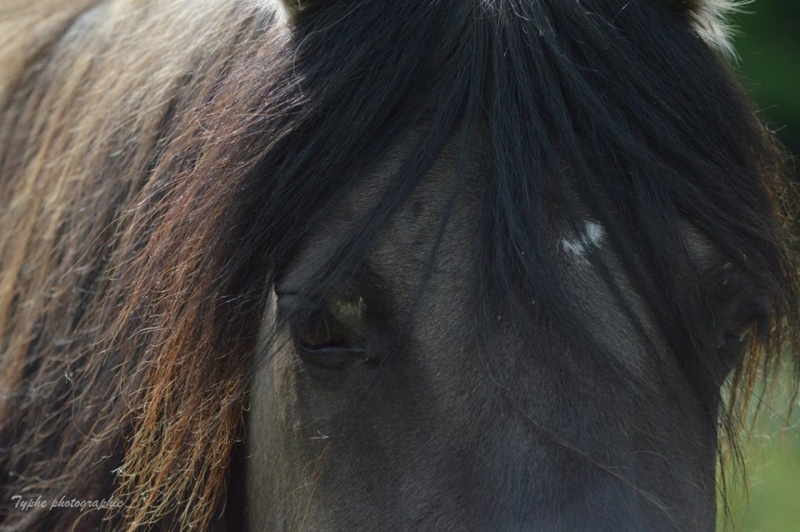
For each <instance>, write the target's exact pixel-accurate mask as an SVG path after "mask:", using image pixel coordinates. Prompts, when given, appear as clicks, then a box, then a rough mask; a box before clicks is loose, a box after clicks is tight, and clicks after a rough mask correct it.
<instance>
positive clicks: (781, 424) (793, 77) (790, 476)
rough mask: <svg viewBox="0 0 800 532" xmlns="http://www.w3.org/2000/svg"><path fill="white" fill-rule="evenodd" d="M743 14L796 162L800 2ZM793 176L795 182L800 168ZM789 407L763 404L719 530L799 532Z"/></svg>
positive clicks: (799, 446)
mask: <svg viewBox="0 0 800 532" xmlns="http://www.w3.org/2000/svg"><path fill="white" fill-rule="evenodd" d="M743 11H744V12H743V13H740V14H738V15H736V17H735V18H734V21H735V23H736V27H737V28H738V30H739V33H738V36H737V38H736V46H737V50H738V52H739V56H740V59H739V62H738V66H739V70H740V71H741V73H742V75H743V77H744V81H745V84H746V85H747V87H748V88H749V90H750V93H751V94H752V96H753V97H754V98H755V100H756V101H757V102H758V103H759V105H760V106H761V108H762V109H763V111H764V114H765V118H766V120H767V122H768V123H769V124H770V126H771V128H772V129H773V130H775V131H776V133H777V135H778V137H779V138H780V139H781V141H782V142H783V143H784V144H785V145H786V146H787V147H788V148H789V150H790V151H792V152H793V153H794V154H795V155H796V156H797V155H798V154H800V0H756V1H755V2H753V3H751V4H749V5H746V6H744V8H743ZM795 175H796V176H798V178H800V172H798V171H797V168H795ZM786 373H788V372H786ZM787 377H788V376H784V381H788V378H787ZM778 381H780V379H778ZM782 384H783V385H785V384H786V383H785V382H783V383H781V382H775V383H773V385H774V386H781V385H782ZM789 403H790V400H789V399H788V398H787V397H786V396H785V394H783V395H781V394H778V396H777V397H776V398H774V399H773V400H771V401H768V403H767V404H766V405H765V406H764V407H763V408H762V411H761V415H760V418H759V423H758V426H757V427H756V429H755V430H754V431H753V432H751V433H749V434H748V435H746V436H745V437H744V438H743V440H742V450H743V452H744V457H745V461H746V464H747V467H746V472H747V478H748V487H749V489H748V490H747V491H748V492H749V493H745V489H743V485H742V483H741V482H739V483H736V484H737V486H736V489H734V490H733V496H732V497H731V500H730V501H729V502H730V507H731V513H732V517H731V519H728V520H727V521H726V520H725V519H724V518H721V519H720V521H719V527H718V528H719V530H740V531H760V532H800V412H797V410H800V408H795V412H794V413H793V415H792V416H791V419H789V421H788V423H787V421H786V415H787V408H788V406H789Z"/></svg>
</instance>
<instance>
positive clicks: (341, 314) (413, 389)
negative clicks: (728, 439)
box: [242, 141, 752, 530]
mask: <svg viewBox="0 0 800 532" xmlns="http://www.w3.org/2000/svg"><path fill="white" fill-rule="evenodd" d="M458 148H459V145H458V142H456V141H451V142H450V144H449V145H448V146H447V147H446V148H445V150H444V152H443V153H442V155H441V156H440V158H439V160H438V161H437V162H436V164H434V166H433V167H432V169H431V170H430V172H429V173H428V174H427V176H426V178H425V179H424V181H423V183H422V184H421V185H420V186H419V188H418V190H417V191H416V192H415V193H414V194H413V196H412V198H411V200H410V201H408V202H406V203H405V204H404V206H403V207H402V208H401V209H400V211H399V212H398V213H397V214H396V215H395V216H394V217H393V218H392V221H391V222H390V224H389V226H388V227H387V228H386V230H385V231H384V232H383V233H382V234H381V236H380V237H379V238H378V239H377V242H376V245H375V247H374V249H373V251H372V252H371V253H370V255H369V257H368V258H367V261H366V263H365V264H364V265H363V266H362V267H361V268H360V269H359V270H358V272H357V273H356V274H354V275H353V276H351V277H350V278H348V279H346V280H343V281H341V282H339V283H337V284H336V287H335V289H334V290H333V293H332V294H326V295H325V296H324V297H319V298H316V299H313V300H312V299H309V298H308V297H307V296H304V295H302V294H303V293H304V289H305V288H306V287H307V284H308V283H309V280H310V279H311V278H312V277H313V273H314V272H315V271H316V270H317V269H318V268H319V267H320V264H321V263H322V262H324V259H325V258H326V257H327V256H328V255H329V253H330V250H331V249H332V248H333V247H334V246H335V244H336V242H338V241H339V240H340V239H341V238H342V236H343V235H346V234H348V233H349V232H351V231H358V230H359V228H358V227H354V226H353V223H354V221H355V220H357V219H358V216H359V214H361V212H362V211H363V210H364V209H366V208H367V207H368V205H370V204H371V202H372V201H373V200H374V198H375V197H377V195H378V194H379V193H380V191H381V190H382V188H383V186H384V184H383V181H384V180H385V176H386V175H388V174H391V173H392V166H393V165H394V164H395V163H394V162H393V161H396V160H397V159H398V155H397V154H393V155H391V156H389V157H387V161H388V162H384V163H383V164H379V165H378V168H377V170H375V171H373V172H371V173H370V174H369V175H367V176H366V178H365V179H364V180H363V181H362V182H361V184H360V185H359V186H358V187H356V188H355V189H354V190H353V191H352V192H351V194H350V196H349V197H348V198H347V200H346V201H345V202H343V204H342V205H341V206H340V208H338V209H336V212H335V213H334V215H333V216H332V217H330V219H329V220H327V222H326V223H324V224H322V225H321V226H320V227H318V229H317V231H316V233H315V234H314V235H312V236H311V237H310V238H309V239H308V241H307V243H306V245H305V247H304V249H303V250H302V251H300V252H299V253H298V254H297V256H296V258H295V260H294V261H293V263H292V264H291V266H290V267H288V268H287V270H286V271H285V272H284V273H283V274H282V275H281V276H280V278H279V280H278V282H277V283H276V285H275V286H274V287H273V288H272V290H271V292H270V296H269V302H268V305H267V309H266V311H265V314H264V325H263V328H264V329H263V333H262V349H263V350H264V354H265V356H264V357H263V359H262V362H261V365H260V366H259V368H258V370H257V372H256V373H255V374H254V388H253V392H252V395H251V400H250V408H249V412H248V419H247V427H248V430H247V435H246V438H245V447H246V452H245V456H246V458H244V459H243V462H242V463H243V464H244V468H245V470H246V487H247V505H248V507H247V509H246V511H247V514H248V516H249V519H250V524H251V526H252V527H253V528H254V529H258V528H261V527H263V526H264V525H265V524H267V523H269V524H275V523H278V524H281V525H283V526H284V527H287V528H296V527H299V528H303V529H390V528H396V527H399V528H410V527H414V528H417V527H420V528H423V529H440V528H446V529H483V530H492V529H526V530H579V529H603V530H662V529H665V530H666V529H670V530H671V529H692V530H698V529H712V528H713V526H714V522H715V503H714V499H715V483H714V474H715V451H716V443H717V441H716V430H715V426H716V414H715V411H716V404H713V405H712V404H708V403H709V401H706V400H704V399H703V397H701V396H699V395H698V394H697V393H695V390H693V388H692V386H691V385H690V383H689V382H688V380H687V377H686V374H685V371H683V370H682V369H681V368H680V367H679V364H678V363H677V361H676V358H675V356H674V353H672V352H671V351H670V349H669V347H668V346H667V343H666V342H665V341H664V340H663V338H661V337H660V333H659V332H658V330H657V329H656V328H655V327H654V326H653V319H652V316H651V313H650V309H649V307H648V305H647V303H646V302H645V301H643V300H642V299H641V298H640V297H638V296H637V294H636V292H635V291H634V290H633V289H632V288H631V284H630V282H629V280H628V279H627V277H626V276H625V274H624V273H623V271H622V268H621V267H619V265H618V264H617V263H616V262H615V260H616V259H615V258H614V256H613V254H612V253H611V252H610V251H609V249H608V246H607V235H605V232H604V231H605V230H604V228H603V227H602V226H601V225H600V224H599V223H596V222H592V221H586V223H585V226H584V227H583V228H581V227H579V228H578V229H583V231H584V232H583V233H579V232H578V233H576V231H575V230H574V228H571V227H569V225H568V224H564V223H562V222H561V221H559V219H558V216H556V215H554V216H553V219H551V220H549V221H548V227H547V228H546V234H547V235H548V237H547V238H548V239H549V242H548V246H549V248H550V249H552V252H553V256H554V257H555V258H556V260H557V262H558V265H559V268H560V270H561V273H562V275H563V277H564V278H565V279H567V281H568V284H569V286H570V291H571V294H572V297H573V298H574V303H575V306H576V308H577V309H579V316H580V318H581V320H582V321H583V323H584V324H588V326H587V329H588V330H589V332H590V334H591V337H592V339H593V341H594V342H595V344H596V349H579V348H576V347H575V344H574V343H573V342H571V341H570V335H571V334H572V332H573V331H574V329H575V327H572V326H570V325H569V324H555V326H554V325H553V324H552V323H550V324H548V323H547V320H533V321H532V322H530V323H521V322H520V321H519V320H516V319H515V318H514V316H515V314H514V311H513V309H512V308H510V304H507V305H505V306H504V305H502V304H501V305H500V306H499V308H498V311H497V313H496V315H495V316H494V323H493V324H492V331H493V332H492V334H491V345H486V344H485V342H481V341H479V337H478V336H476V335H475V334H474V333H475V331H474V329H475V319H474V318H475V308H474V305H473V304H472V303H471V299H470V290H471V283H472V281H473V278H472V275H474V274H473V273H471V272H473V271H474V269H475V268H474V263H475V262H474V256H473V255H474V252H473V250H474V248H475V246H474V242H475V239H476V233H477V231H478V227H477V224H478V222H477V219H478V216H477V210H478V208H479V202H480V195H481V182H482V180H483V179H484V176H486V175H489V167H488V164H489V163H488V157H487V155H486V154H482V153H476V154H474V155H473V156H472V158H471V159H470V161H469V164H467V165H466V176H464V178H463V179H462V180H461V181H460V182H459V183H460V184H458V185H454V183H455V180H454V175H455V174H456V168H457V167H458V154H459V149H458ZM454 187H458V193H457V195H456V196H455V198H456V199H455V200H454V201H455V203H454V207H453V209H452V210H451V214H450V216H449V218H448V220H447V222H446V225H445V226H444V228H443V233H442V234H441V235H438V231H439V229H440V228H441V227H442V226H441V223H442V212H444V211H445V210H447V205H448V202H449V201H451V199H452V198H453V197H454V196H453V191H454ZM687 232H688V233H690V234H689V236H690V241H691V242H692V243H693V248H694V251H693V255H694V257H695V258H696V259H697V260H698V261H700V262H703V263H704V264H706V267H705V270H706V271H708V272H715V271H717V270H718V269H719V267H722V265H721V264H720V256H719V255H718V253H716V252H715V251H714V249H713V246H711V245H710V244H709V243H708V242H706V241H705V240H703V238H702V236H701V235H700V234H699V233H697V232H695V231H692V230H691V228H687ZM439 236H441V238H439ZM437 242H438V244H437ZM434 250H435V251H434ZM520 251H521V252H523V253H524V250H520ZM593 253H597V254H598V255H599V256H602V257H604V259H605V260H606V263H607V264H608V265H610V270H611V275H612V276H613V282H614V283H616V286H617V287H618V288H620V289H621V290H622V292H623V293H624V295H625V298H626V301H627V302H628V303H629V304H630V306H629V307H628V308H623V307H622V306H620V305H619V304H618V303H617V302H616V300H615V298H614V297H613V296H612V293H611V288H610V287H609V286H608V285H607V283H605V282H604V280H603V277H602V276H601V274H600V273H599V270H598V268H597V267H596V265H595V263H594V262H593V260H592V259H591V257H592V254H593ZM709 275H710V273H709ZM740 299H741V298H740ZM744 299H746V300H748V301H750V299H748V298H744ZM744 299H743V300H744ZM751 299H752V298H751ZM723 307H724V305H719V306H718V308H719V309H722V308H723ZM298 309H301V310H300V311H298ZM529 312H530V313H531V314H532V315H538V316H542V315H546V314H547V312H548V309H546V308H539V307H538V306H537V301H535V300H533V301H530V308H529ZM737 312H738V311H737ZM734 314H736V313H735V312H734V313H732V314H731V315H734ZM284 316H288V318H287V319H283V317H284ZM722 316H723V314H722V312H721V311H720V313H718V317H720V318H721V317H722ZM719 321H722V320H721V319H719ZM637 324H638V325H637ZM706 326H708V327H707V329H706ZM715 327H717V328H719V327H727V325H725V326H723V325H722V324H721V323H719V324H716V325H714V326H712V325H711V324H707V323H698V329H699V330H703V331H706V332H704V333H703V335H704V339H703V341H704V342H707V345H708V349H707V351H709V352H708V353H707V354H708V355H709V356H712V355H714V352H713V351H714V350H715V349H716V348H717V347H718V345H719V344H718V342H717V341H716V337H717V335H718V333H717V332H715V331H716V329H715ZM721 371H724V370H721ZM713 392H714V393H711V394H710V395H709V396H712V395H715V394H716V393H717V392H718V388H717V389H716V390H713Z"/></svg>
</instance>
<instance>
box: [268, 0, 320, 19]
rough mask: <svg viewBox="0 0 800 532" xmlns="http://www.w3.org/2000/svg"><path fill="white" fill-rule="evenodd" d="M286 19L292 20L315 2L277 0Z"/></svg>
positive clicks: (308, 0)
mask: <svg viewBox="0 0 800 532" xmlns="http://www.w3.org/2000/svg"><path fill="white" fill-rule="evenodd" d="M276 3H277V4H278V8H279V9H280V11H281V12H282V13H283V15H284V18H286V19H291V18H293V17H295V16H297V14H298V13H300V12H301V11H302V10H304V9H306V8H307V7H309V6H310V5H311V4H313V3H314V0H276Z"/></svg>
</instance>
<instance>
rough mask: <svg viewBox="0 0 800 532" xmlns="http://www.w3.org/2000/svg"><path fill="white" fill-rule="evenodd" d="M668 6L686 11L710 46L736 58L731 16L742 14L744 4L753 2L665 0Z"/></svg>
mask: <svg viewBox="0 0 800 532" xmlns="http://www.w3.org/2000/svg"><path fill="white" fill-rule="evenodd" d="M664 1H665V2H666V3H667V4H669V5H672V6H673V7H677V8H679V9H683V10H686V11H687V12H688V13H689V16H690V17H691V20H692V24H693V26H694V30H695V31H696V32H697V34H698V35H700V37H702V39H703V40H704V41H706V42H707V43H708V44H709V45H711V46H712V47H714V48H716V49H717V50H719V51H720V52H722V53H724V54H725V55H727V56H728V57H735V56H736V52H735V50H734V48H733V43H732V42H731V38H732V37H733V33H734V31H733V27H732V26H731V25H730V22H729V17H730V15H731V14H733V13H736V12H740V11H741V10H742V9H741V8H742V6H743V5H744V4H747V3H750V2H751V1H752V0H664Z"/></svg>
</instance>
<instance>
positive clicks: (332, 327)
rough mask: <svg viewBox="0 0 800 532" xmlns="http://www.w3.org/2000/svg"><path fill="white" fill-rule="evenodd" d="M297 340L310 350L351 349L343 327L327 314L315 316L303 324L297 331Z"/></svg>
mask: <svg viewBox="0 0 800 532" xmlns="http://www.w3.org/2000/svg"><path fill="white" fill-rule="evenodd" d="M295 338H296V339H297V341H298V342H299V343H300V344H301V345H302V346H303V347H304V348H306V349H308V350H320V349H326V348H331V347H333V348H348V347H350V342H349V341H348V339H347V334H346V333H345V332H344V331H343V327H342V326H341V325H339V324H338V323H336V322H335V321H334V320H333V319H332V318H331V317H330V316H328V315H326V314H319V315H317V316H314V317H313V318H311V319H310V320H309V321H308V322H306V323H305V324H303V326H301V327H300V328H299V329H298V330H297V331H295Z"/></svg>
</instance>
